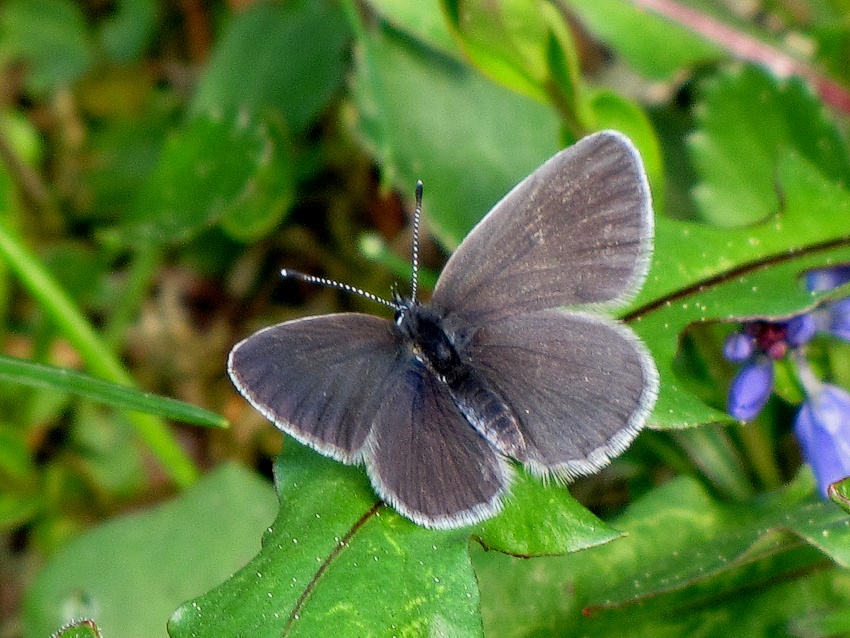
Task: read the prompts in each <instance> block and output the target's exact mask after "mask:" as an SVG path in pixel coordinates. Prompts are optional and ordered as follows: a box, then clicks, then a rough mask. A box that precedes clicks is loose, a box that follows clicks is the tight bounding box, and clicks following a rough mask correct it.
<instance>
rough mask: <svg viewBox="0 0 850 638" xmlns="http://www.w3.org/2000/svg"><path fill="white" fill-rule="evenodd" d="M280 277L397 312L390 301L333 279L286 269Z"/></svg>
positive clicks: (395, 306) (281, 272)
mask: <svg viewBox="0 0 850 638" xmlns="http://www.w3.org/2000/svg"><path fill="white" fill-rule="evenodd" d="M280 276H281V277H283V278H284V279H298V280H300V281H306V282H307V283H308V284H318V285H320V286H327V287H328V288H336V289H337V290H344V291H345V292H350V293H353V294H355V295H360V296H361V297H365V298H366V299H369V300H370V301H374V302H376V303H379V304H383V305H385V306H387V307H389V308H392V309H393V310H395V311H398V310H399V306H398V305H397V304H394V303H393V302H392V301H387V300H386V299H383V298H382V297H379V296H378V295H373V294H372V293H371V292H366V291H365V290H363V289H362V288H358V287H357V286H351V285H349V284H344V283H342V282H339V281H334V280H333V279H326V278H325V277H316V276H315V275H305V274H304V273H303V272H298V271H297V270H290V269H288V268H284V269H283V270H281V271H280Z"/></svg>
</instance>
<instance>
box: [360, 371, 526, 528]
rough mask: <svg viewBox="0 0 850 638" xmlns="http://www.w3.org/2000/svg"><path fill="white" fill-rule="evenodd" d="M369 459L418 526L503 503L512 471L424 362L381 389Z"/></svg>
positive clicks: (440, 524)
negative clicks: (380, 402)
mask: <svg viewBox="0 0 850 638" xmlns="http://www.w3.org/2000/svg"><path fill="white" fill-rule="evenodd" d="M382 404H383V405H382V407H381V409H379V410H378V411H377V412H376V413H375V420H374V425H373V431H372V434H371V436H370V437H369V440H368V442H367V444H366V449H365V454H364V457H365V461H366V468H367V470H368V471H369V477H370V478H371V480H372V485H373V486H374V487H375V491H377V492H378V495H379V496H380V497H381V498H382V499H383V500H384V501H386V502H388V503H390V504H391V505H392V506H393V507H394V508H395V509H397V510H398V511H399V512H401V513H402V514H403V515H404V516H406V517H408V518H409V519H411V520H413V521H414V522H416V523H419V524H420V525H426V526H428V527H435V528H450V527H458V526H460V525H465V524H471V523H474V522H477V521H479V520H482V519H483V518H486V517H488V516H492V515H493V514H495V513H496V512H498V511H499V509H500V508H501V497H502V495H503V494H504V491H505V489H506V488H507V485H508V483H509V478H510V477H509V472H510V469H509V467H508V466H507V464H506V463H505V461H504V460H503V459H502V458H501V457H500V456H499V455H498V454H497V453H496V452H495V451H494V450H493V448H492V447H490V445H489V444H488V443H487V441H486V440H485V439H484V438H482V437H481V436H479V434H478V433H477V432H476V431H475V430H474V429H473V428H472V427H470V425H469V424H468V423H467V422H466V420H465V419H464V417H463V415H462V414H461V413H460V411H459V410H458V408H457V406H456V405H455V404H454V402H453V401H452V399H451V396H450V395H449V392H448V390H447V388H446V385H445V384H444V383H442V382H440V381H439V380H438V379H437V378H436V376H435V375H434V374H432V373H431V372H429V371H428V370H426V369H425V368H424V367H423V366H422V365H421V364H420V363H418V362H417V361H415V360H411V361H410V362H409V363H408V364H404V365H402V366H400V367H399V370H398V373H397V374H396V375H395V376H394V378H393V380H392V381H391V382H390V383H389V384H388V385H385V386H384V388H383V389H382Z"/></svg>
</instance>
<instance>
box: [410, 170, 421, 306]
mask: <svg viewBox="0 0 850 638" xmlns="http://www.w3.org/2000/svg"><path fill="white" fill-rule="evenodd" d="M422 190H423V186H422V180H421V179H420V180H419V181H417V182H416V208H415V209H414V210H413V275H412V277H411V283H410V300H411V301H413V302H415V301H416V293H417V291H418V289H419V220H420V218H421V217H422Z"/></svg>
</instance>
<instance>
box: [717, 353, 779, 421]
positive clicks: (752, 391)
mask: <svg viewBox="0 0 850 638" xmlns="http://www.w3.org/2000/svg"><path fill="white" fill-rule="evenodd" d="M772 391H773V361H771V360H770V359H768V358H767V357H761V358H758V359H755V360H754V361H752V362H751V363H748V364H747V365H745V366H744V367H743V368H741V370H740V372H738V374H737V375H736V376H735V378H734V379H733V380H732V386H731V387H730V388H729V400H728V406H727V409H728V411H729V414H731V415H732V416H733V417H735V418H736V419H740V420H741V421H749V420H750V419H754V418H756V416H758V413H759V412H761V409H762V408H763V407H764V404H765V403H767V400H768V398H770V393H771V392H772Z"/></svg>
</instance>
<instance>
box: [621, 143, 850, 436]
mask: <svg viewBox="0 0 850 638" xmlns="http://www.w3.org/2000/svg"><path fill="white" fill-rule="evenodd" d="M777 182H778V185H779V188H780V191H781V192H782V198H783V202H784V209H783V210H782V212H781V214H780V215H779V216H778V217H776V218H774V219H772V220H771V221H768V222H764V223H762V224H758V225H755V226H750V227H748V228H742V229H721V228H713V227H709V226H705V225H701V224H695V223H689V222H679V221H673V220H669V219H664V218H659V219H658V220H657V223H656V229H655V230H656V237H655V242H656V251H655V254H654V256H653V262H652V266H651V270H650V273H649V277H648V278H647V282H646V284H645V285H644V288H643V290H642V291H641V292H640V294H639V295H638V298H637V299H636V301H635V302H634V303H633V308H632V310H631V311H630V312H629V313H627V315H626V316H627V318H628V319H629V320H630V321H631V323H632V327H633V328H634V329H635V330H636V331H637V332H638V334H639V335H641V337H642V338H643V339H644V340H645V342H646V343H647V345H648V346H649V347H650V349H651V350H652V353H653V355H654V356H655V360H656V362H657V363H658V368H659V373H660V375H661V387H660V393H659V398H658V403H657V404H656V407H655V411H654V413H653V416H652V417H651V421H652V425H653V426H655V427H665V428H681V427H687V426H689V425H696V424H699V423H708V422H712V421H724V420H726V421H729V420H730V419H731V417H729V416H728V415H726V414H725V413H722V412H719V411H717V410H715V409H713V408H710V407H708V406H707V405H705V404H704V403H703V402H702V401H701V400H700V399H698V398H697V397H696V396H694V395H692V394H690V393H689V392H688V391H687V390H686V389H685V388H684V386H683V385H682V383H681V382H680V381H679V380H678V379H677V378H676V376H675V373H674V372H673V368H672V362H673V358H674V357H675V354H676V348H677V346H678V343H679V335H681V334H682V331H683V330H684V329H685V328H686V327H687V326H688V325H690V324H692V323H700V322H706V321H740V320H741V319H743V318H746V317H776V318H779V317H787V316H790V315H792V314H794V313H798V312H800V311H803V310H806V309H808V308H811V307H813V306H814V305H815V304H816V303H817V300H818V298H819V295H818V294H813V293H809V292H808V291H806V290H805V287H804V286H803V283H802V282H801V281H800V276H801V274H802V273H803V272H804V271H805V270H808V269H811V268H816V267H824V266H828V265H831V264H834V263H840V262H842V261H850V248H848V246H849V245H850V239H848V237H850V193H848V192H847V191H845V190H844V189H843V188H841V187H840V186H838V185H836V184H833V183H831V182H829V181H827V180H825V179H824V177H823V176H822V175H821V174H820V173H819V172H818V171H817V170H816V169H815V168H814V167H813V166H812V165H811V164H809V163H808V162H806V161H805V160H803V159H802V158H800V157H798V156H796V155H786V156H784V157H783V158H782V160H781V161H780V162H779V165H778V168H777ZM812 220H817V223H812ZM820 296H822V293H821V295H820Z"/></svg>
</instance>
